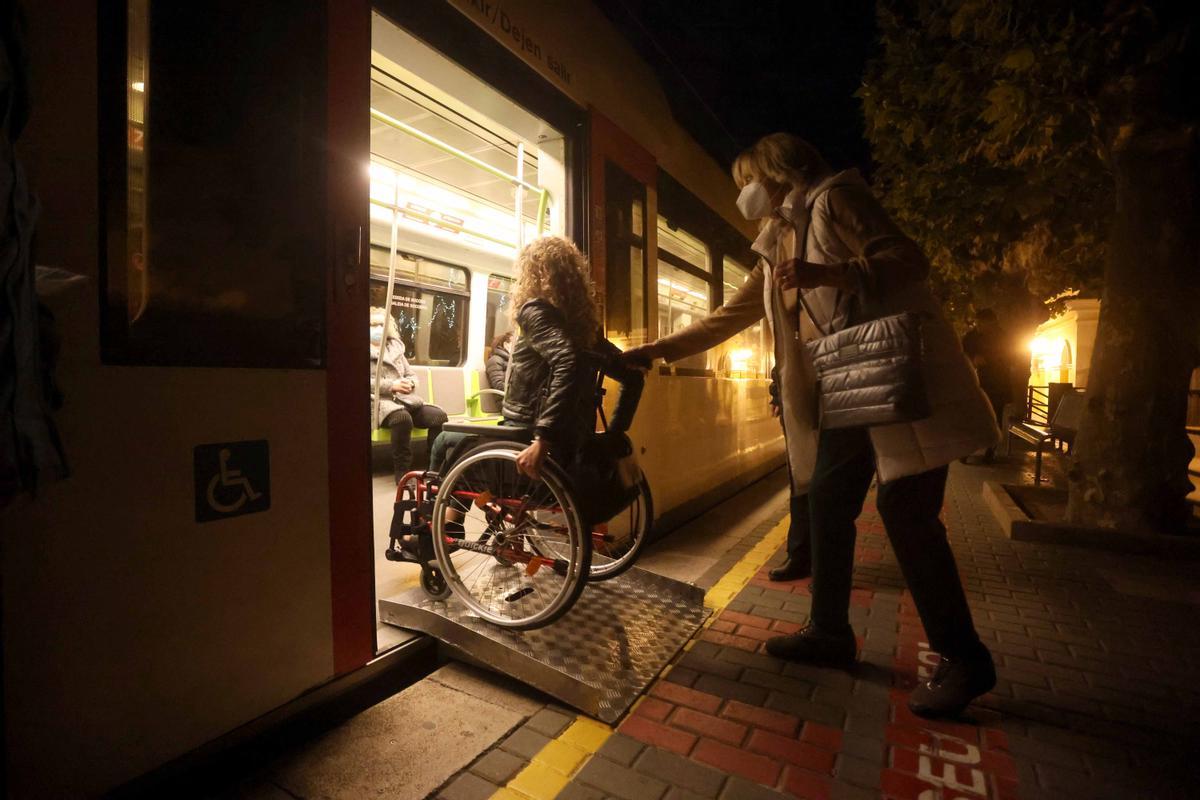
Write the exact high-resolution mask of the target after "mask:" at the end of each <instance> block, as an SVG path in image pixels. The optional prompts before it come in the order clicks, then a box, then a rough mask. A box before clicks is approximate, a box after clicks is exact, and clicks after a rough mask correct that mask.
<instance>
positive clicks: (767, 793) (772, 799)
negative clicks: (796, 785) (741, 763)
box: [721, 775, 786, 800]
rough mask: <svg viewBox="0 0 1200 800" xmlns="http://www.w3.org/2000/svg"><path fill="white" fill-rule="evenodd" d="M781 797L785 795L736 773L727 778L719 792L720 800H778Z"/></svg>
mask: <svg viewBox="0 0 1200 800" xmlns="http://www.w3.org/2000/svg"><path fill="white" fill-rule="evenodd" d="M783 797H786V795H784V794H781V793H780V792H777V791H775V790H773V789H768V788H767V787H765V786H761V785H759V784H757V783H751V782H750V781H748V780H746V779H745V778H741V777H738V776H737V775H733V776H731V777H730V778H729V781H728V782H727V783H726V784H725V789H724V790H723V791H722V792H721V800H780V798H783Z"/></svg>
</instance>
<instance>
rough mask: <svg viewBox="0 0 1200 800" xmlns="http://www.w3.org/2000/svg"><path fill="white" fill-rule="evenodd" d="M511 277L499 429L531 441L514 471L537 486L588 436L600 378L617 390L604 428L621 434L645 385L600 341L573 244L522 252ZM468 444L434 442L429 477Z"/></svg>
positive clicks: (558, 242)
mask: <svg viewBox="0 0 1200 800" xmlns="http://www.w3.org/2000/svg"><path fill="white" fill-rule="evenodd" d="M516 273H517V281H516V286H515V287H514V288H513V294H512V305H511V308H512V312H511V313H512V315H513V321H514V322H515V323H516V325H517V327H518V329H519V331H520V333H519V335H518V337H517V340H516V344H515V345H514V346H513V347H512V354H511V356H510V360H511V363H510V364H509V369H508V378H507V381H506V385H505V389H504V404H503V407H502V412H503V424H504V426H505V428H508V429H510V430H509V431H507V432H508V433H513V434H515V435H520V434H521V432H524V435H525V436H530V435H531V436H532V441H531V442H530V444H529V446H528V447H526V448H525V449H524V450H523V451H521V453H520V455H519V456H518V457H517V461H516V466H517V470H518V471H519V472H521V473H522V474H525V475H528V476H529V477H531V478H538V477H540V476H541V468H542V464H543V463H544V461H545V460H546V456H547V455H548V454H549V453H551V452H552V453H553V454H554V457H555V460H556V461H557V462H558V463H559V464H561V465H564V466H566V465H568V464H570V463H572V462H573V461H574V459H575V457H576V456H577V455H578V453H579V446H580V444H581V443H582V442H583V441H584V439H585V438H586V437H588V436H589V435H590V434H591V433H592V432H593V431H595V426H596V408H597V397H596V385H597V376H598V375H599V374H603V375H606V376H608V377H610V378H612V379H614V380H616V381H617V382H619V383H620V384H621V393H620V396H619V398H618V401H617V408H616V410H615V411H614V413H613V419H612V422H611V423H610V424H609V425H608V428H609V430H612V431H620V432H624V431H626V430H628V429H629V425H630V424H631V423H632V422H633V412H634V410H635V409H636V408H637V403H638V400H639V398H640V396H641V392H642V386H643V384H644V382H645V378H644V376H643V374H642V373H641V372H640V371H639V370H636V369H633V368H631V367H628V366H626V365H624V364H623V363H622V362H621V360H620V354H621V351H620V350H618V349H617V347H616V346H615V345H613V344H612V343H611V342H609V341H608V340H607V339H605V338H604V336H603V333H602V331H601V328H600V319H599V312H598V310H597V308H596V301H595V295H594V290H593V288H592V282H591V278H590V277H589V276H588V266H587V259H586V258H585V257H584V255H583V253H581V252H580V251H579V249H578V248H577V247H575V245H574V244H572V243H571V242H570V241H568V240H566V239H563V238H560V237H557V236H547V237H545V238H542V239H538V240H536V241H535V242H533V243H532V244H530V245H529V246H527V247H526V248H525V249H524V250H522V251H521V254H520V255H519V256H518V258H517V264H516ZM514 428H516V429H521V431H520V432H518V431H512V430H511V429H514ZM469 436H470V434H466V433H463V432H461V431H456V432H448V433H443V434H441V436H440V437H439V438H438V440H437V441H435V442H434V444H433V449H432V451H431V454H430V464H429V468H430V471H432V472H442V471H443V470H444V468H445V467H446V466H447V462H448V461H449V462H453V460H454V459H453V458H447V456H448V455H452V454H458V453H461V452H462V449H463V448H462V442H463V440H464V439H467V438H468V437H469Z"/></svg>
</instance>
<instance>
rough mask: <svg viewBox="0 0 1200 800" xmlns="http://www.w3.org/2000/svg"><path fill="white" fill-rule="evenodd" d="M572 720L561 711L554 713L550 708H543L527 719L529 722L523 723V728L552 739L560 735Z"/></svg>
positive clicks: (572, 718)
mask: <svg viewBox="0 0 1200 800" xmlns="http://www.w3.org/2000/svg"><path fill="white" fill-rule="evenodd" d="M574 719H575V718H574V717H573V716H569V715H567V714H564V713H562V712H561V711H555V710H554V709H552V708H543V709H542V710H541V711H539V712H537V713H536V714H534V715H533V716H532V717H530V718H529V721H528V722H526V723H525V727H527V728H529V729H530V730H533V731H537V732H538V733H540V734H542V735H543V736H549V737H550V738H551V739H553V738H554V737H555V736H558V735H559V734H560V733H562V732H563V731H564V730H565V729H566V727H567V726H568V725H570V724H571V722H572V721H574Z"/></svg>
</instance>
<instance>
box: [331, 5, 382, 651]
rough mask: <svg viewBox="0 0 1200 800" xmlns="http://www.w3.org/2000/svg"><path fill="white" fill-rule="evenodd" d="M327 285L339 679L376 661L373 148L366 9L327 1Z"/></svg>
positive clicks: (334, 614) (333, 594)
mask: <svg viewBox="0 0 1200 800" xmlns="http://www.w3.org/2000/svg"><path fill="white" fill-rule="evenodd" d="M326 8H327V12H326V13H327V31H328V34H327V35H328V38H327V43H328V44H327V53H328V56H327V57H328V80H329V83H328V86H327V91H326V93H327V97H328V102H327V108H328V121H327V123H326V130H327V132H328V142H327V146H328V150H327V152H328V158H327V165H328V166H327V168H328V170H329V174H328V177H327V191H328V195H327V202H328V204H329V220H330V238H329V242H330V252H329V254H328V255H329V259H328V263H329V265H330V269H329V283H328V285H327V294H326V313H325V336H326V341H325V353H326V372H325V394H326V399H327V402H326V415H327V426H326V427H327V431H328V448H329V562H330V589H331V613H332V623H333V666H334V673H335V674H339V675H340V674H342V673H345V672H349V671H350V670H353V669H357V668H358V667H360V666H362V665H363V664H366V663H367V662H368V661H370V660H371V659H372V658H374V656H375V613H374V605H375V567H374V561H373V559H372V553H371V549H372V542H373V541H374V540H373V532H372V525H373V520H372V514H371V465H370V460H371V455H370V445H369V444H368V442H370V429H369V425H370V422H369V420H368V416H369V415H368V413H367V405H366V396H365V395H364V394H363V387H364V386H365V385H366V381H365V378H366V375H367V371H366V368H367V362H366V359H365V358H364V353H363V350H364V348H365V347H366V333H367V325H368V318H367V305H368V303H367V275H366V270H365V269H364V262H365V258H366V253H367V246H368V242H367V237H369V236H370V218H369V213H370V212H369V206H368V203H367V198H368V196H369V193H370V178H369V176H368V173H367V164H368V161H369V159H370V152H371V133H370V124H369V120H370V103H371V99H370V75H371V4H370V2H364V0H328V2H327V5H326Z"/></svg>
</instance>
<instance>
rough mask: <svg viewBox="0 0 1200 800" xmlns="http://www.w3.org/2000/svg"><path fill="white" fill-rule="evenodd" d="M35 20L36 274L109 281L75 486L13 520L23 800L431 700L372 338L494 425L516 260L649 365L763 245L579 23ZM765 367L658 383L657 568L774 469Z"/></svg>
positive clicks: (14, 785)
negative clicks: (573, 288) (556, 245)
mask: <svg viewBox="0 0 1200 800" xmlns="http://www.w3.org/2000/svg"><path fill="white" fill-rule="evenodd" d="M27 16H28V30H27V38H28V46H29V52H30V54H31V59H32V65H31V66H32V74H33V75H34V76H35V83H34V96H35V98H36V103H35V107H34V116H33V119H32V121H31V123H30V125H29V127H28V129H27V131H26V133H25V135H24V137H23V140H22V154H23V157H24V162H25V165H26V168H27V170H28V172H29V175H30V179H31V181H32V182H33V185H34V187H35V189H36V191H37V193H38V195H39V197H40V200H41V209H42V210H41V221H40V225H39V248H40V249H39V252H38V263H40V264H46V265H49V266H54V267H60V268H62V269H66V270H70V271H73V272H76V273H79V274H81V275H83V276H86V278H87V279H88V280H87V281H86V283H85V284H84V285H83V288H75V289H73V290H71V291H66V292H63V293H61V294H58V295H55V296H54V297H49V298H47V299H46V302H47V304H48V305H49V307H50V308H51V310H52V311H53V312H54V314H55V318H56V323H57V325H58V328H59V332H60V334H61V336H62V338H63V341H64V342H65V347H64V352H63V356H62V358H61V361H60V363H59V367H58V378H59V382H60V383H61V385H62V388H63V391H64V393H65V396H66V404H65V406H64V408H63V409H62V410H61V412H60V413H59V415H58V422H59V425H60V433H61V436H62V439H63V441H64V445H65V448H66V451H67V454H68V457H69V459H70V462H71V467H72V474H71V476H70V477H69V478H67V479H65V480H62V481H58V482H54V483H47V484H45V485H43V486H42V487H40V489H39V492H38V494H37V496H36V497H34V498H25V499H22V500H21V501H19V502H17V503H15V504H13V505H11V506H10V507H8V508H6V509H4V510H3V512H0V513H2V515H3V516H0V524H2V527H3V531H4V557H3V562H2V564H0V569H2V572H3V575H2V577H3V613H4V656H3V658H4V662H3V668H4V678H5V683H4V687H5V691H4V714H5V727H6V739H7V751H8V763H7V785H8V790H9V791H10V792H11V793H12V794H13V796H44V795H45V796H74V795H91V794H97V793H101V792H105V791H108V790H112V789H114V788H117V787H121V786H128V785H130V782H131V781H136V780H138V779H139V778H141V777H143V776H146V775H147V774H153V773H155V771H159V772H161V771H163V770H169V769H171V767H172V765H177V764H180V763H184V762H186V761H187V759H189V758H194V757H196V754H198V753H204V752H209V751H212V750H215V749H219V748H220V747H222V746H223V745H224V744H228V743H230V742H232V741H236V740H237V737H239V736H241V735H248V734H247V733H246V732H247V731H251V732H252V731H253V730H255V729H256V727H259V728H260V727H261V726H263V725H267V724H270V722H271V720H274V719H278V718H281V717H285V716H286V715H287V714H288V713H289V709H294V708H296V707H297V706H298V705H303V704H305V703H311V702H316V701H315V700H313V698H320V697H322V696H324V695H332V694H335V693H336V692H337V691H339V687H345V686H350V685H354V684H355V682H361V681H363V680H366V678H367V677H368V676H369V675H371V674H373V673H375V672H378V671H379V670H382V669H385V668H387V669H392V668H395V669H401V670H403V669H412V670H416V669H418V668H419V666H418V665H417V663H418V661H419V660H420V659H419V658H418V657H417V655H416V654H417V653H419V652H422V646H421V643H420V642H418V641H414V640H411V639H406V638H404V637H402V636H397V635H396V634H395V633H394V631H389V630H387V629H386V626H380V625H379V624H378V622H377V614H376V601H377V600H378V599H380V598H384V597H387V596H388V595H389V594H390V593H393V592H395V591H396V590H397V589H398V588H400V587H401V586H403V585H405V584H406V582H411V581H413V579H414V575H413V574H412V573H411V572H409V573H406V572H404V567H403V566H402V565H398V564H395V563H393V562H388V561H386V560H385V559H384V558H383V553H382V551H383V547H384V545H383V543H384V542H386V538H387V532H386V522H385V520H386V517H387V515H388V514H389V513H390V503H391V497H392V494H393V493H394V483H393V481H392V475H391V471H390V464H389V465H388V466H387V468H386V469H384V468H383V466H382V464H383V462H385V461H386V457H385V456H386V449H387V446H388V432H387V431H386V430H376V429H374V426H373V424H372V415H371V413H370V411H371V408H372V406H373V405H374V404H375V403H376V402H377V398H378V397H379V396H380V392H381V386H380V382H379V380H378V379H377V376H376V375H375V374H374V372H373V371H372V370H371V369H370V363H369V359H368V358H367V354H368V351H369V344H368V342H369V336H368V333H369V327H370V326H369V320H370V318H371V315H372V312H375V314H376V315H377V316H378V315H379V313H380V312H383V313H384V314H386V315H387V319H388V324H389V326H393V327H394V329H395V330H396V331H397V333H398V335H399V336H400V338H401V339H402V341H403V342H404V344H405V349H406V351H407V354H408V359H409V361H410V363H411V365H412V367H413V369H414V371H415V372H416V373H417V378H418V387H419V389H418V391H419V392H420V393H421V397H422V399H423V400H425V401H426V402H429V403H434V404H436V405H438V406H440V407H442V408H443V409H444V410H445V411H446V412H447V414H448V415H449V417H450V418H451V420H459V421H467V420H487V419H494V418H495V416H496V413H497V411H498V408H497V406H496V403H495V400H494V398H492V397H489V396H488V394H487V393H484V392H481V390H482V389H486V388H487V383H486V377H485V375H484V362H485V359H486V357H487V355H488V352H489V345H490V343H491V342H492V341H494V340H495V339H496V337H497V336H498V335H500V334H501V333H503V332H504V331H505V330H507V329H508V326H509V325H510V323H509V316H508V298H509V290H510V287H511V285H512V281H513V277H514V276H513V271H512V270H513V267H512V264H513V260H514V257H515V255H516V253H517V251H518V250H519V249H520V247H521V246H522V245H523V244H525V243H527V242H529V241H531V240H532V239H533V238H535V237H537V236H541V235H545V234H548V233H553V234H556V235H563V236H568V237H570V238H572V239H574V240H575V241H576V242H577V243H578V244H579V245H580V246H581V247H582V248H583V249H584V250H585V252H587V254H588V256H589V259H590V262H591V266H592V270H593V279H594V282H595V284H596V287H597V292H598V295H599V299H600V301H601V303H602V306H603V319H604V323H605V328H606V335H607V336H608V337H609V338H610V339H611V340H612V341H614V342H615V343H616V344H618V345H619V346H621V347H628V346H631V345H635V344H639V343H642V342H645V341H649V340H653V339H654V338H656V337H657V336H661V335H663V334H665V333H668V332H670V331H673V330H675V329H677V328H679V327H681V326H683V325H686V324H688V323H690V322H691V321H692V320H694V319H697V318H698V317H701V316H703V315H705V314H707V313H709V312H710V311H711V310H713V309H715V308H717V307H718V306H720V305H721V304H722V303H723V302H724V301H725V299H727V298H728V297H729V296H731V294H732V293H733V292H734V291H736V289H737V288H738V287H739V286H740V285H741V284H742V282H744V281H745V280H746V278H747V277H748V276H749V272H750V269H751V268H752V266H753V257H752V254H751V253H750V250H749V241H750V238H751V237H752V235H753V231H752V230H751V229H750V228H749V227H748V225H747V223H746V222H745V220H743V219H741V217H740V216H739V215H738V213H737V211H736V208H735V206H734V198H735V192H734V191H733V187H732V184H731V182H730V180H729V178H728V175H727V173H726V171H725V170H724V169H723V167H722V166H721V165H719V164H717V163H716V162H715V161H714V160H713V159H712V158H711V157H710V156H708V155H707V154H706V153H705V151H704V150H703V149H702V148H701V147H700V145H699V144H698V143H697V142H696V141H695V140H694V139H693V138H692V137H691V136H690V135H689V134H688V133H687V131H685V130H684V129H683V128H682V127H681V126H680V125H678V124H677V123H676V122H675V121H674V120H673V119H672V117H671V113H670V107H669V104H668V101H667V97H666V96H665V94H664V90H663V89H662V87H661V85H660V84H659V82H658V81H657V80H656V78H655V74H654V72H653V70H652V69H651V68H650V66H649V65H648V64H646V63H645V62H644V61H643V60H641V59H640V58H639V57H638V56H637V54H636V52H635V50H634V48H633V47H632V46H631V45H630V43H629V42H627V41H626V40H625V39H623V38H622V36H621V35H620V33H619V32H618V31H617V30H616V29H615V28H614V27H613V25H612V24H611V23H610V22H609V21H608V20H607V18H606V17H605V16H604V14H603V13H602V12H601V11H600V10H599V9H598V8H596V7H595V6H593V5H592V4H591V3H587V2H578V3H545V2H538V1H537V0H504V1H503V2H480V1H479V0H474V1H473V2H472V1H470V0H448V2H443V1H442V0H430V2H427V3H409V2H403V0H376V2H374V3H369V2H359V0H336V1H335V0H330V2H329V3H328V4H326V5H322V4H317V3H313V4H286V3H265V4H254V3H250V4H247V3H233V2H226V1H225V0H215V2H211V3H204V4H190V3H167V2H165V0H126V1H125V2H101V3H98V4H81V3H71V2H67V0H42V1H41V2H38V3H32V4H28V5H27ZM765 335H766V332H765V331H764V329H763V326H762V325H761V324H760V325H758V326H755V327H754V328H751V329H749V330H747V331H746V332H744V333H743V334H741V335H740V336H739V337H738V338H737V339H735V340H734V341H731V342H729V343H726V344H725V345H723V346H722V347H720V348H718V349H716V350H714V351H712V352H709V353H705V354H702V355H699V356H696V357H694V358H691V359H688V360H686V361H684V362H680V363H677V364H674V365H669V366H664V367H660V368H656V369H655V371H653V372H652V374H651V375H650V376H648V381H647V386H646V389H645V392H644V394H643V399H642V404H641V408H640V411H639V414H638V419H637V421H636V422H635V425H634V428H633V430H632V432H631V436H632V438H633V440H634V441H635V442H636V443H637V445H638V447H639V450H640V461H641V464H642V467H643V469H644V470H645V472H646V475H647V477H648V479H649V481H650V483H651V485H652V486H653V491H654V502H655V507H656V511H657V514H658V520H657V524H656V535H660V536H661V535H664V534H666V535H672V534H671V531H673V530H674V531H676V533H674V534H673V535H686V534H685V533H683V532H682V531H680V530H678V529H680V528H681V525H682V524H683V523H685V522H686V520H687V519H689V518H691V517H693V516H695V515H696V514H698V513H700V512H701V511H703V510H705V509H706V508H709V507H712V506H714V505H715V504H717V503H719V502H721V501H722V500H724V499H726V498H728V497H729V496H731V495H732V494H733V493H735V492H736V491H737V490H739V489H740V488H742V487H744V486H745V485H747V484H748V483H750V482H752V481H754V480H756V479H758V478H760V477H762V476H763V475H765V474H767V473H769V472H771V471H772V470H775V469H778V468H780V467H781V466H782V464H783V461H784V456H783V452H784V451H783V440H782V436H781V433H780V428H779V425H778V422H777V421H776V420H774V419H773V418H771V416H770V413H769V408H768V391H767V387H768V384H769V372H770V353H769V348H768V347H766V346H765V345H766V341H765V339H764V337H765ZM368 378H370V383H369V385H370V393H369V394H368V392H367V391H366V390H367V387H368V380H367V379H368ZM368 401H370V402H368ZM423 449H424V447H423V443H422V442H421V432H420V431H417V432H416V435H415V436H414V450H415V452H416V453H417V457H418V459H419V458H420V457H421V453H422V451H423ZM683 530H685V528H684V529H683ZM427 651H428V648H427V647H426V648H425V650H424V652H425V653H426V655H425V656H424V657H425V658H426V659H427V658H428V652H427ZM406 659H407V661H406ZM406 663H408V664H410V666H407V667H406V666H404V665H405V664H406Z"/></svg>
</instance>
